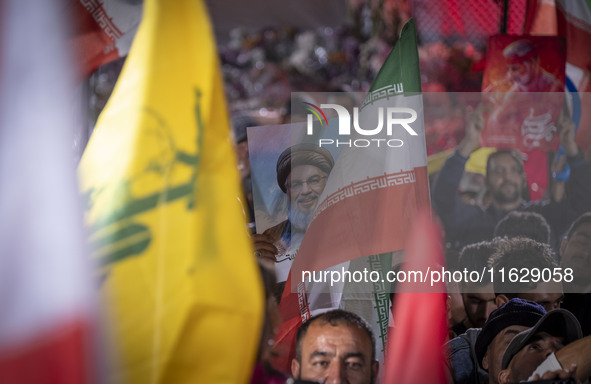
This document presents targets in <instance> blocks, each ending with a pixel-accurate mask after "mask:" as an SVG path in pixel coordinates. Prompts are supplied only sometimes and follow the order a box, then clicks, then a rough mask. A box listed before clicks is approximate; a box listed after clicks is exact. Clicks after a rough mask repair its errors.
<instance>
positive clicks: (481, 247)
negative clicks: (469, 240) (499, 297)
mask: <svg viewBox="0 0 591 384" xmlns="http://www.w3.org/2000/svg"><path fill="white" fill-rule="evenodd" d="M495 250H496V247H495V244H494V243H493V242H490V241H481V242H479V243H474V244H469V245H466V246H465V247H464V248H462V251H461V252H460V259H459V261H458V268H457V270H459V271H463V270H464V269H467V270H468V271H482V269H483V268H487V267H488V264H489V259H490V257H491V256H492V255H493V253H494V252H495ZM490 283H491V280H490V275H489V274H488V273H486V274H485V275H484V276H483V280H482V282H479V283H473V284H478V285H483V286H484V285H487V284H490ZM465 284H466V281H464V280H462V285H465Z"/></svg>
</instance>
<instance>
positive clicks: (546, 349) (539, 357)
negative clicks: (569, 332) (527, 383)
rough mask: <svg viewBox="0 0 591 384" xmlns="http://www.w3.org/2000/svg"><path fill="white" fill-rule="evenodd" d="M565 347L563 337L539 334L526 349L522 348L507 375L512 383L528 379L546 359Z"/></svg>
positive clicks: (512, 361) (514, 358)
mask: <svg viewBox="0 0 591 384" xmlns="http://www.w3.org/2000/svg"><path fill="white" fill-rule="evenodd" d="M562 347H564V339H563V338H562V337H556V336H552V335H550V334H549V333H546V332H539V333H536V335H535V336H534V337H533V338H532V340H531V341H530V342H529V344H527V345H526V346H525V347H523V348H521V350H520V351H519V352H517V354H516V355H515V356H513V359H511V362H510V363H509V367H507V369H508V370H509V373H508V375H507V377H508V379H509V381H508V382H511V383H517V382H520V381H522V380H527V378H528V377H529V376H530V375H531V374H532V373H533V372H534V371H535V370H536V368H537V367H538V365H540V364H541V363H542V362H543V361H544V360H545V359H546V357H547V356H548V355H549V354H550V353H552V352H556V351H558V350H559V349H560V348H562Z"/></svg>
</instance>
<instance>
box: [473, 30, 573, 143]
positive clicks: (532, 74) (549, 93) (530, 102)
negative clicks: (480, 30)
mask: <svg viewBox="0 0 591 384" xmlns="http://www.w3.org/2000/svg"><path fill="white" fill-rule="evenodd" d="M565 67H566V43H565V40H564V38H562V37H558V36H510V35H496V36H492V37H491V38H490V39H489V44H488V51H487V63H486V69H485V72H484V79H483V81H482V90H483V95H482V96H483V97H482V98H483V103H484V106H485V108H484V111H485V112H484V114H485V116H484V118H485V126H484V129H483V131H482V133H481V136H480V144H481V146H484V147H495V148H499V149H518V150H521V151H523V152H529V151H531V150H534V149H538V150H541V151H555V150H556V149H557V148H558V146H559V142H560V139H559V136H558V133H557V128H556V125H555V122H556V120H557V119H558V116H559V115H560V113H561V110H562V105H563V103H564V88H565V87H564V84H565V79H566V76H565Z"/></svg>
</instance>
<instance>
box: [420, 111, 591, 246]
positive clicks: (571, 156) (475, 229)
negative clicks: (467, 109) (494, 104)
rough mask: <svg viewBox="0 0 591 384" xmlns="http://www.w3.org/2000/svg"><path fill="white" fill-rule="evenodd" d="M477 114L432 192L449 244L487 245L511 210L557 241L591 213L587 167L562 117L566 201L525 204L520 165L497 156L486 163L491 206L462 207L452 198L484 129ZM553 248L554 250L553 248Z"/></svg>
mask: <svg viewBox="0 0 591 384" xmlns="http://www.w3.org/2000/svg"><path fill="white" fill-rule="evenodd" d="M482 109H483V107H479V108H478V109H477V110H476V111H475V113H474V114H473V115H472V117H471V119H470V121H469V122H468V124H467V126H466V136H465V138H464V139H463V140H462V142H461V143H460V144H459V145H458V147H457V148H456V151H455V153H454V154H453V155H452V156H450V157H449V158H448V159H447V160H446V162H445V164H444V165H443V167H442V168H441V170H440V171H439V175H438V176H437V178H436V179H435V182H434V183H433V187H432V189H431V195H432V196H431V197H432V203H433V208H434V209H435V211H436V212H437V214H438V216H439V217H440V219H441V221H442V222H443V225H444V227H445V233H446V239H447V241H448V243H451V246H452V247H454V248H460V247H462V246H463V245H466V244H472V243H476V242H479V241H486V240H491V239H492V236H493V232H494V229H495V226H496V225H497V223H498V222H499V221H500V220H501V219H502V218H503V217H504V216H505V215H506V214H507V213H508V212H511V211H515V210H519V211H529V212H537V213H539V214H541V215H542V216H543V217H544V218H545V219H546V221H547V222H548V224H549V225H550V228H551V230H552V236H553V238H554V239H557V238H558V237H559V236H560V235H562V234H563V233H564V232H566V230H567V228H568V227H569V225H570V224H571V223H572V222H573V221H574V219H575V218H576V217H578V216H579V215H581V214H582V213H583V212H586V211H591V165H590V164H588V163H587V162H585V159H584V157H583V154H582V152H581V150H580V149H579V147H578V146H577V144H576V142H575V131H574V124H573V122H572V120H571V119H570V117H568V116H567V115H566V114H564V113H563V114H562V115H561V116H560V117H559V119H558V121H557V122H556V126H557V128H558V133H559V135H560V142H561V145H562V147H563V148H564V150H565V152H566V155H567V160H568V163H569V165H570V167H571V177H570V179H569V181H568V184H567V197H566V198H564V199H563V200H562V201H548V200H545V201H536V202H526V201H524V200H523V199H522V192H523V190H524V189H525V188H526V175H525V172H524V170H523V163H522V159H521V157H520V155H519V154H517V153H516V152H513V151H507V150H500V151H497V152H494V153H492V154H491V155H490V156H489V158H488V161H487V167H486V186H487V188H488V190H489V191H490V195H491V202H490V204H489V205H488V206H485V207H483V206H478V205H468V204H465V203H463V202H462V201H461V199H460V198H459V196H458V195H457V190H458V186H459V183H460V179H461V178H462V174H463V172H464V166H465V164H466V161H467V160H468V158H469V157H470V154H471V153H472V151H473V150H475V149H476V148H477V147H478V143H479V136H480V132H481V130H482V127H483V124H484V118H483V116H482ZM544 166H545V165H544ZM554 243H556V241H555V242H554ZM555 245H556V247H555V248H558V244H555Z"/></svg>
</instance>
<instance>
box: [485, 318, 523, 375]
mask: <svg viewBox="0 0 591 384" xmlns="http://www.w3.org/2000/svg"><path fill="white" fill-rule="evenodd" d="M528 328H529V327H526V326H523V325H511V326H508V327H507V328H505V329H503V330H502V331H501V332H499V333H498V334H497V335H496V336H495V338H494V339H493V340H492V341H491V343H490V345H489V346H488V349H487V350H486V354H485V355H484V358H483V359H482V366H483V368H484V369H486V370H487V371H488V378H489V383H493V384H497V383H498V381H497V377H498V376H499V372H500V371H501V367H502V363H503V355H504V354H505V350H506V349H507V346H508V345H509V343H510V342H511V340H513V338H514V337H515V335H517V334H518V333H519V332H522V331H525V330H526V329H528Z"/></svg>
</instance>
